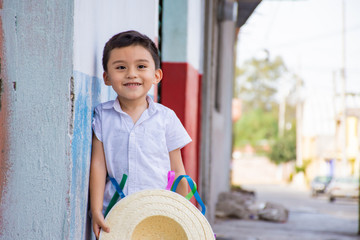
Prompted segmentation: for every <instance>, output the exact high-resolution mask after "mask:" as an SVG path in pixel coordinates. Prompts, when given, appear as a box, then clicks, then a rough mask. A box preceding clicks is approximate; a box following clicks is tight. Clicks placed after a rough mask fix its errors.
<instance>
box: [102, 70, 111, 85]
mask: <svg viewBox="0 0 360 240" xmlns="http://www.w3.org/2000/svg"><path fill="white" fill-rule="evenodd" d="M103 79H104V83H105V85H106V86H111V83H110V79H109V75H108V74H107V73H106V72H104V73H103Z"/></svg>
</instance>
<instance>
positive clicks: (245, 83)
mask: <svg viewBox="0 0 360 240" xmlns="http://www.w3.org/2000/svg"><path fill="white" fill-rule="evenodd" d="M236 76H237V78H236V82H235V83H236V84H235V89H234V94H235V96H236V97H238V98H240V99H241V101H242V117H241V119H239V120H238V121H237V122H235V123H234V128H233V133H234V148H243V147H244V146H246V145H247V144H250V145H251V146H252V147H253V148H254V149H255V151H256V152H257V153H261V152H264V150H266V149H267V152H266V154H267V155H268V157H269V158H270V159H271V160H272V161H274V162H275V163H277V164H278V163H281V162H287V161H291V160H295V159H296V135H295V132H296V131H295V107H294V106H292V105H291V104H290V103H289V102H286V111H285V120H286V121H285V122H287V123H292V125H291V126H292V127H291V128H289V129H288V130H286V131H285V130H284V136H282V137H279V129H278V127H279V126H278V122H279V86H282V87H283V86H284V85H282V84H285V85H286V86H287V88H288V89H287V90H288V93H289V94H288V96H287V97H288V99H290V95H291V94H292V93H293V92H294V89H295V88H294V87H295V76H293V75H291V74H290V73H289V72H288V70H287V68H286V66H285V64H284V62H283V60H282V59H281V58H280V57H276V58H274V59H269V58H266V59H256V58H253V59H250V60H248V61H246V62H245V63H244V65H243V66H242V67H241V68H237V69H236ZM264 146H265V147H264ZM266 146H268V147H270V149H269V148H266Z"/></svg>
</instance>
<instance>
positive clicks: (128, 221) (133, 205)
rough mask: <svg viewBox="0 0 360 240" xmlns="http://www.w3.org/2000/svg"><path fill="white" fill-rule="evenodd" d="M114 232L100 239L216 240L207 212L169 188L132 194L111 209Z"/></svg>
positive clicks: (104, 234)
mask: <svg viewBox="0 0 360 240" xmlns="http://www.w3.org/2000/svg"><path fill="white" fill-rule="evenodd" d="M105 221H106V222H107V224H108V225H109V226H110V233H106V232H103V231H101V233H100V240H213V239H215V237H214V233H213V231H212V229H211V226H210V224H209V222H208V221H207V220H206V218H205V217H204V215H202V214H201V212H200V211H199V210H198V209H197V208H196V207H195V206H194V205H193V204H192V203H191V202H190V201H188V200H187V199H185V198H184V197H182V196H181V195H179V194H177V193H174V192H172V191H168V190H143V191H140V192H137V193H134V194H131V195H129V196H127V197H125V198H124V199H122V200H121V201H119V202H118V203H116V205H115V206H114V207H113V208H112V209H111V210H110V212H109V214H108V215H107V216H106V218H105Z"/></svg>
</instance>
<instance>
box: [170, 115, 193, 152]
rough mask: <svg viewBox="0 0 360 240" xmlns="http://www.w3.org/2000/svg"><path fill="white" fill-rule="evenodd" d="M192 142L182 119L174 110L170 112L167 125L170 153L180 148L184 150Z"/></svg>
mask: <svg viewBox="0 0 360 240" xmlns="http://www.w3.org/2000/svg"><path fill="white" fill-rule="evenodd" d="M191 141H192V140H191V138H190V136H189V134H188V133H187V131H186V130H185V128H184V126H183V125H182V124H181V122H180V119H179V118H178V117H177V116H176V114H175V112H174V111H173V110H170V112H169V113H168V118H167V125H166V144H167V148H168V151H169V152H171V151H173V150H175V149H178V148H183V147H184V146H185V145H187V144H188V143H190V142H191Z"/></svg>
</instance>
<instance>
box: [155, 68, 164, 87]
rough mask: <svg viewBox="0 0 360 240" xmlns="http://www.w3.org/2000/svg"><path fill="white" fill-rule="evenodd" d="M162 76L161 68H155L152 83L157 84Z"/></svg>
mask: <svg viewBox="0 0 360 240" xmlns="http://www.w3.org/2000/svg"><path fill="white" fill-rule="evenodd" d="M162 78H163V72H162V70H161V69H160V68H159V69H156V70H155V79H154V81H153V84H158V83H159V82H160V81H161V79H162Z"/></svg>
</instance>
